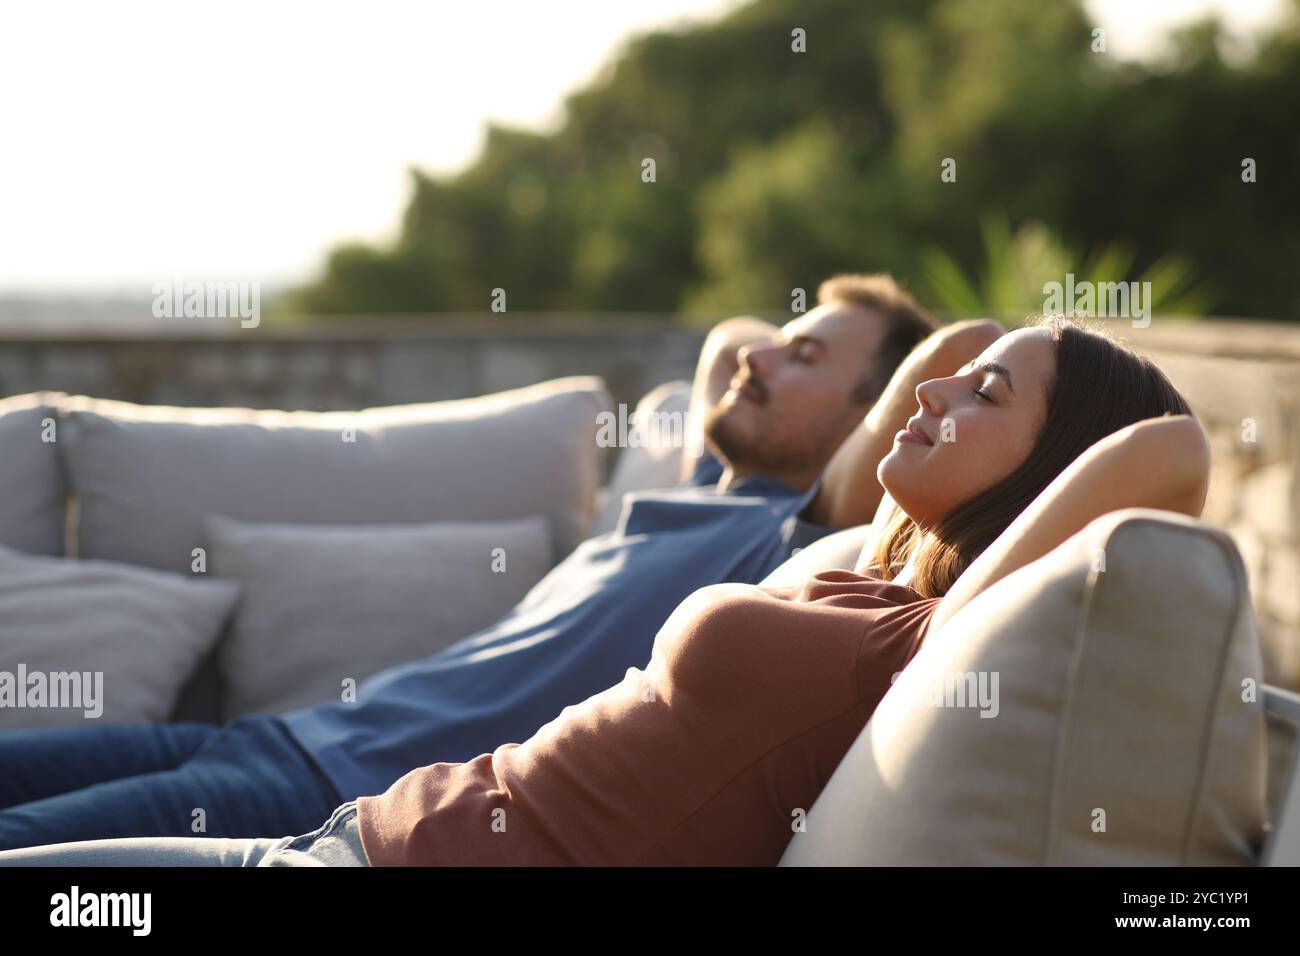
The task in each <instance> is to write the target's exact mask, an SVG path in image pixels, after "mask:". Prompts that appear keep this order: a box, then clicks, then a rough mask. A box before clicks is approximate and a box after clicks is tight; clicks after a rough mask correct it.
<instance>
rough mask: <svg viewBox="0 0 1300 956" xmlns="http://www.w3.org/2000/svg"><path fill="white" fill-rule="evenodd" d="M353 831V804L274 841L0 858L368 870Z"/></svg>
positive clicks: (26, 862)
mask: <svg viewBox="0 0 1300 956" xmlns="http://www.w3.org/2000/svg"><path fill="white" fill-rule="evenodd" d="M368 865H369V864H367V863H366V854H365V851H364V850H363V849H362V848H361V834H360V832H359V831H358V829H357V804H356V801H355V800H354V801H352V802H350V803H345V804H343V806H341V807H339V808H338V809H336V810H335V811H334V812H333V813H332V814H331V815H330V818H329V819H328V820H327V821H325V824H324V826H321V827H319V828H318V829H316V830H314V831H312V832H311V833H305V834H303V835H302V836H297V837H281V838H280V839H278V840H271V839H261V840H202V839H197V838H195V837H145V838H137V839H133V840H91V841H88V842H84V843H65V844H61V845H58V846H38V847H35V848H34V849H30V850H9V851H6V852H3V853H0V867H6V866H73V867H87V866H368Z"/></svg>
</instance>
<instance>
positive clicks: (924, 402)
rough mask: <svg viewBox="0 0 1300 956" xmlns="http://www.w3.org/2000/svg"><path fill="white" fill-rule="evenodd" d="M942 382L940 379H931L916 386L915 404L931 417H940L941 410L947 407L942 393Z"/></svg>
mask: <svg viewBox="0 0 1300 956" xmlns="http://www.w3.org/2000/svg"><path fill="white" fill-rule="evenodd" d="M944 381H945V380H944V379H941V378H932V379H927V380H926V381H924V382H922V383H921V384H920V385H918V386H916V401H917V404H918V405H920V406H921V407H922V408H923V409H925V410H926V411H927V412H929V413H930V414H931V415H935V416H938V415H942V414H943V409H944V408H945V407H947V406H946V402H945V400H944V392H943V382H944Z"/></svg>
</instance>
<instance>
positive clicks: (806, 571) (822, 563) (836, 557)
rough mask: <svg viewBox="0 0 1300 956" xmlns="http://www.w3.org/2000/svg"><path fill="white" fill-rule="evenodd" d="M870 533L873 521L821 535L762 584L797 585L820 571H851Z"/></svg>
mask: <svg viewBox="0 0 1300 956" xmlns="http://www.w3.org/2000/svg"><path fill="white" fill-rule="evenodd" d="M870 533H871V525H868V524H863V525H858V526H857V527H856V528H846V529H844V530H843V531H836V532H835V533H834V534H828V535H827V536H826V537H824V538H819V539H818V540H816V541H814V542H813V543H812V544H810V545H808V547H806V548H800V549H799V550H798V551H796V552H795V553H794V554H793V555H791V556H790V557H788V558H786V560H785V561H784V562H783V563H782V564H781V565H780V566H779V567H777V568H776V570H774V571H773V572H772V573H771V574H769V575H768V576H767V577H765V578H764V579H763V580H762V581H760V582H759V584H760V585H761V586H762V587H765V588H797V587H802V586H803V583H804V582H805V581H807V580H808V579H809V578H810V577H812V576H813V575H814V574H817V573H818V572H819V571H852V570H853V569H854V568H855V567H857V563H858V557H859V555H860V554H861V552H862V545H863V542H865V541H866V540H867V536H868V535H869V534H870Z"/></svg>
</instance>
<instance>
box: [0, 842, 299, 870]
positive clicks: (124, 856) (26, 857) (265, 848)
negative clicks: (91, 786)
mask: <svg viewBox="0 0 1300 956" xmlns="http://www.w3.org/2000/svg"><path fill="white" fill-rule="evenodd" d="M290 839H291V837H281V838H280V839H278V840H273V839H269V838H266V837H263V838H262V839H260V840H204V839H200V838H198V837H133V838H128V839H119V840H85V841H81V842H77V843H57V844H54V845H53V846H37V847H31V848H29V849H26V850H5V851H4V852H0V869H3V868H4V867H11V866H13V867H16V866H66V867H95V866H159V867H162V866H257V865H258V864H259V863H260V861H261V860H262V859H263V857H264V856H265V855H266V854H267V853H268V852H270V851H271V850H273V849H275V848H277V847H280V846H283V845H284V844H285V843H286V842H287V841H288V840H290Z"/></svg>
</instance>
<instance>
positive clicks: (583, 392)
mask: <svg viewBox="0 0 1300 956" xmlns="http://www.w3.org/2000/svg"><path fill="white" fill-rule="evenodd" d="M609 405H610V399H609V395H608V393H607V392H606V391H605V388H604V385H603V383H602V382H601V380H600V379H598V378H589V377H580V378H567V379H558V380H556V381H552V382H544V383H542V384H540V385H534V386H531V387H528V388H520V389H515V390H513V391H508V392H500V393H498V394H495V395H488V396H484V397H482V398H472V399H464V400H460V401H450V402H434V403H429V404H421V405H399V406H393V407H391V408H372V409H366V410H364V411H360V412H281V411H253V410H249V409H233V408H224V409H223V408H217V409H204V408H170V407H163V406H144V405H130V404H126V403H123V402H110V401H102V400H96V399H88V398H73V399H69V400H68V401H67V403H66V404H65V406H64V408H65V417H64V419H63V421H62V422H61V423H60V432H59V442H58V445H59V449H60V452H61V453H62V456H63V460H64V462H65V464H66V468H67V474H68V481H69V484H70V485H71V487H72V489H73V490H74V491H75V492H76V494H77V495H78V498H79V500H80V527H79V533H78V541H79V546H80V556H81V557H84V558H113V559H116V560H119V561H126V562H128V563H131V564H138V565H143V566H145V567H153V568H160V569H164V570H174V571H184V572H188V571H189V570H190V568H191V566H192V562H193V558H192V551H193V549H195V548H197V547H201V546H202V544H203V541H204V537H205V534H204V528H203V521H204V519H205V518H206V517H207V516H208V515H210V514H224V515H227V516H229V517H233V518H240V519H244V520H249V521H281V522H294V523H306V524H354V523H368V524H388V523H399V522H429V521H446V520H456V521H483V520H502V519H511V518H527V517H531V516H533V515H544V516H545V517H546V519H547V521H548V523H549V525H550V533H551V540H552V543H553V545H554V547H555V551H556V553H555V555H554V557H556V558H559V557H561V556H563V555H564V554H566V553H568V551H569V550H570V549H572V548H573V547H574V546H575V545H576V544H577V543H578V542H579V541H580V540H582V538H583V537H584V536H585V534H586V531H587V528H588V526H589V525H590V523H591V519H592V516H593V511H594V502H595V492H596V488H597V487H598V485H599V482H600V475H601V466H602V458H603V452H604V449H602V448H599V447H598V446H597V444H596V440H595V439H596V429H597V415H598V414H599V412H601V411H603V410H605V409H607V408H608V407H609ZM346 429H353V431H350V432H349V431H345V430H346ZM347 438H355V440H354V441H348V440H345V439H347Z"/></svg>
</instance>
